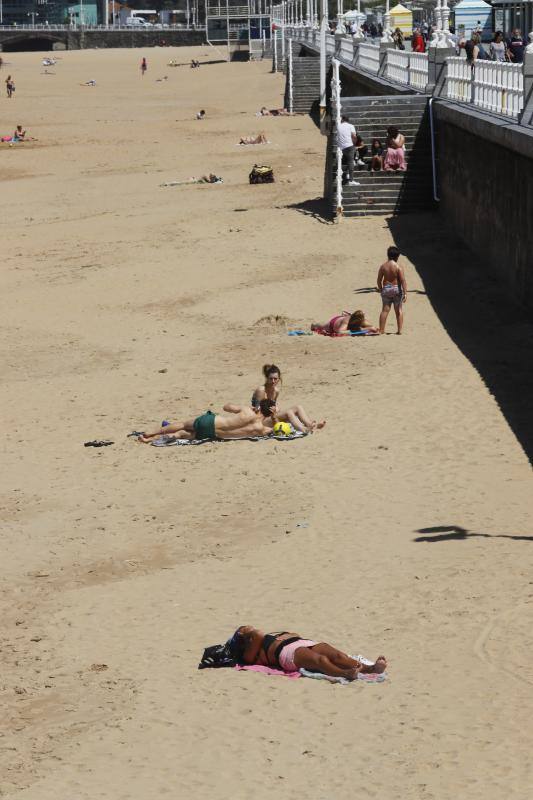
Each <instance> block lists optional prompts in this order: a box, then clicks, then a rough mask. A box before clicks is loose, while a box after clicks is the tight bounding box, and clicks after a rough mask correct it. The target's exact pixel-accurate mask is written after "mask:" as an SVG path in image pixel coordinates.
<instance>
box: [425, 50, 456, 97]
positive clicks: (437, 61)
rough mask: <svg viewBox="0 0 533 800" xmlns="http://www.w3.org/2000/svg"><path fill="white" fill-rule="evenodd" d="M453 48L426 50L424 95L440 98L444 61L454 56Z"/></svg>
mask: <svg viewBox="0 0 533 800" xmlns="http://www.w3.org/2000/svg"><path fill="white" fill-rule="evenodd" d="M455 55H456V52H455V48H454V47H430V48H429V49H428V82H427V85H426V94H432V95H434V96H435V97H440V96H441V94H443V92H444V84H445V80H446V59H447V58H449V57H450V56H455Z"/></svg>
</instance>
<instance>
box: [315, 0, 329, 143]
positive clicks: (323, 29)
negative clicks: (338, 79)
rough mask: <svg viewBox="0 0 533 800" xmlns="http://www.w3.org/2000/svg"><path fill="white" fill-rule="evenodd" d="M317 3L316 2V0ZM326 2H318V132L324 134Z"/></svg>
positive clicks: (326, 0) (324, 0) (323, 0)
mask: <svg viewBox="0 0 533 800" xmlns="http://www.w3.org/2000/svg"><path fill="white" fill-rule="evenodd" d="M317 1H318V0H317ZM327 26H328V0H320V130H321V132H322V133H326V29H327Z"/></svg>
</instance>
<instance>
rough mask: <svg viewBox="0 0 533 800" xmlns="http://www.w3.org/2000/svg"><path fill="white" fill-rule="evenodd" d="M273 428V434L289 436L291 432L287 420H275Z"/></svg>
mask: <svg viewBox="0 0 533 800" xmlns="http://www.w3.org/2000/svg"><path fill="white" fill-rule="evenodd" d="M273 430H274V436H290V435H291V433H292V427H291V426H290V425H289V423H288V422H276V424H275V425H274V428H273Z"/></svg>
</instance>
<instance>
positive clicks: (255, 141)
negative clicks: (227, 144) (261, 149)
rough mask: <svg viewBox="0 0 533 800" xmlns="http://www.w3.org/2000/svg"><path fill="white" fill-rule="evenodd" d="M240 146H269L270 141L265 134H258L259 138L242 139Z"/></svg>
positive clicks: (246, 137) (247, 137)
mask: <svg viewBox="0 0 533 800" xmlns="http://www.w3.org/2000/svg"><path fill="white" fill-rule="evenodd" d="M239 144H268V140H267V137H266V136H265V134H264V133H258V134H257V136H243V137H241V139H240V140H239Z"/></svg>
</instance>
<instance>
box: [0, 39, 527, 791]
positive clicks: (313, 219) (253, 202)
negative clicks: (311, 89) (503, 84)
mask: <svg viewBox="0 0 533 800" xmlns="http://www.w3.org/2000/svg"><path fill="white" fill-rule="evenodd" d="M198 53H200V58H213V55H212V54H210V52H209V51H208V49H207V48H197V49H196V50H173V49H170V48H168V49H166V50H161V49H155V50H148V51H135V50H120V51H84V52H67V53H63V54H61V55H62V58H61V61H60V62H59V63H58V65H57V66H56V67H55V68H53V72H54V73H55V74H54V75H43V74H42V72H41V67H40V58H41V55H40V54H35V53H33V54H32V53H27V54H18V53H14V54H8V58H9V61H10V62H11V64H10V65H9V66H8V68H7V69H8V70H9V71H10V72H11V73H12V74H13V75H14V78H15V81H16V85H17V91H16V97H15V98H14V99H13V100H11V101H8V100H7V99H5V98H2V99H1V101H0V104H1V108H2V120H3V127H4V130H3V131H2V133H10V132H11V131H12V130H13V129H14V126H15V124H17V123H21V124H22V125H23V126H24V127H27V128H28V130H29V132H30V133H31V134H33V135H34V136H36V137H37V138H38V142H34V143H29V144H27V145H24V146H21V147H13V148H8V147H5V146H4V147H2V149H1V151H0V174H1V176H2V188H3V191H2V194H3V214H2V219H1V226H2V244H3V270H2V273H3V275H2V292H1V301H2V311H1V333H2V350H3V369H2V375H3V380H2V408H3V411H4V413H3V419H4V425H3V437H2V438H3V444H2V451H1V452H2V472H3V481H2V487H3V491H2V508H3V520H4V525H3V533H2V585H1V588H2V595H1V597H2V607H1V613H2V632H1V640H2V644H1V657H2V680H1V690H2V692H1V695H2V708H3V713H2V722H1V725H2V727H1V734H0V736H1V738H0V776H1V777H0V795H1V796H2V797H6V798H17V800H73V798H76V800H89V798H90V800H95V798H105V800H119V799H122V798H124V799H125V798H128V800H129V799H130V798H131V800H141V799H142V800H145V799H146V798H149V799H150V800H151V798H155V797H159V796H171V797H175V798H178V797H184V798H185V797H187V798H194V800H204V798H212V797H217V798H220V800H229V799H230V798H238V800H240V799H241V798H250V797H255V798H259V799H260V800H263V798H265V799H266V798H271V797H273V796H275V797H277V798H283V800H285V798H287V800H289V798H293V797H296V796H298V795H300V796H301V795H302V794H305V796H306V797H311V798H313V799H315V798H316V799H317V800H331V799H334V800H337V798H339V800H340V798H345V797H349V798H352V797H380V798H385V799H386V800H397V799H399V798H402V800H410V799H411V798H412V800H415V798H416V800H420V798H422V799H424V800H425V798H435V799H436V800H445V799H447V798H455V797H461V798H465V800H466V799H467V800H477V798H484V800H492V799H493V798H494V800H496V798H498V800H500V799H501V798H502V797H503V798H509V799H514V798H516V799H518V798H520V799H521V800H525V798H528V797H530V791H531V786H532V783H533V781H532V779H533V776H532V768H531V710H532V709H531V694H532V682H533V667H532V666H531V644H532V633H531V631H532V630H533V574H532V572H531V557H532V555H533V541H532V538H531V534H532V530H531V524H530V522H531V511H532V503H531V490H532V479H531V473H530V469H529V465H528V462H527V459H526V457H525V455H524V452H523V450H522V448H521V446H520V444H519V443H518V441H517V439H516V438H515V436H514V434H513V433H512V431H511V429H510V427H509V425H508V423H507V421H506V418H505V416H504V415H503V414H502V411H501V409H500V406H499V404H498V402H497V400H496V399H495V397H494V396H493V395H492V394H491V393H490V392H489V390H488V388H487V385H486V384H485V383H484V381H483V379H482V376H481V373H480V371H478V369H476V368H475V365H474V364H473V363H472V362H471V361H470V360H468V359H467V358H466V357H465V356H464V355H463V352H462V351H461V350H460V349H459V348H458V347H457V345H456V343H455V341H454V339H453V338H452V336H451V335H450V332H449V331H448V330H447V328H446V327H445V326H444V325H443V322H442V317H441V316H440V315H437V314H436V313H435V310H434V308H435V307H437V306H438V298H437V297H436V296H434V297H433V298H431V297H428V295H426V294H425V291H424V283H423V281H422V278H421V277H420V273H419V272H417V271H416V270H415V267H414V265H413V264H412V263H410V262H409V261H407V260H404V264H405V267H406V272H407V277H408V282H409V287H410V289H411V290H413V291H412V292H410V294H409V302H408V304H407V308H406V316H407V321H406V330H405V335H404V336H403V337H397V336H394V335H390V336H384V337H374V338H369V339H365V340H361V339H356V340H350V341H347V340H336V341H335V340H328V339H325V338H323V337H319V336H315V337H309V338H307V337H301V338H291V337H288V336H287V335H286V333H285V331H286V328H287V327H290V326H303V325H308V324H309V323H310V322H311V321H312V320H314V319H325V318H327V317H328V315H330V314H333V313H335V312H337V311H339V310H340V309H342V308H345V307H348V308H351V307H358V306H362V307H363V308H364V310H365V311H366V312H367V314H368V315H369V316H370V318H371V319H373V320H377V316H378V313H379V307H380V304H379V298H378V296H377V295H376V294H372V293H366V292H364V291H363V292H356V290H358V289H364V288H365V287H372V286H373V285H374V280H375V274H376V269H377V266H378V264H379V263H380V260H381V259H382V258H383V255H384V251H385V249H386V247H387V246H388V245H389V244H390V243H391V242H392V236H391V231H390V228H389V225H388V224H387V221H386V220H384V219H379V218H378V219H368V220H362V221H357V222H350V223H348V222H346V223H345V224H341V225H328V224H325V223H324V222H323V220H321V218H320V216H319V215H317V214H315V213H314V212H315V211H316V210H317V209H318V208H319V207H318V205H317V204H313V203H308V204H307V206H305V207H304V210H305V209H307V211H308V213H304V210H302V209H301V208H300V209H298V208H296V207H295V206H298V204H302V203H306V201H309V200H313V199H314V198H317V197H319V196H320V194H321V189H322V177H323V163H324V158H323V156H324V140H323V139H322V138H321V136H320V134H319V132H318V130H317V129H316V127H315V126H314V125H313V123H312V122H311V120H310V119H308V118H306V117H294V118H290V119H264V120H258V119H257V118H256V117H255V116H254V112H255V111H256V110H257V109H258V108H259V107H260V106H261V105H263V104H265V105H268V106H270V107H273V106H279V105H280V104H281V98H282V91H283V83H282V81H283V79H282V77H281V76H273V75H271V74H270V73H269V68H268V64H267V63H263V64H231V65H228V64H220V65H211V66H204V67H203V68H201V69H200V70H195V71H192V70H190V69H188V68H185V67H184V68H179V69H171V68H167V67H165V63H166V62H167V61H168V59H169V58H177V59H178V60H180V61H182V60H186V59H187V58H190V57H191V55H193V54H195V55H196V54H198ZM142 55H147V57H148V63H149V70H148V73H147V75H146V76H145V77H144V78H143V79H142V78H141V77H140V73H139V69H138V65H139V62H140V58H141V56H142ZM2 74H3V75H4V70H2ZM163 75H168V80H167V81H164V82H156V78H158V77H162V76H163ZM91 78H94V79H96V81H97V86H96V87H95V88H89V87H82V86H80V85H79V84H80V83H81V82H82V81H85V80H89V79H91ZM199 108H205V109H206V111H207V119H206V120H205V121H203V122H196V121H195V120H194V115H195V112H196V111H197V110H198V109H199ZM260 130H264V131H265V132H266V133H267V136H268V138H269V139H270V140H271V142H272V143H271V144H270V145H267V146H265V147H261V148H259V147H257V148H238V147H236V146H235V142H236V141H237V140H238V138H239V136H241V135H249V134H254V133H258V132H259V131H260ZM256 161H258V162H266V163H272V164H273V166H274V168H275V174H276V179H277V182H276V183H275V184H274V185H270V186H249V185H248V182H247V175H248V172H249V169H250V167H251V166H252V164H253V163H254V162H256ZM208 171H213V172H215V173H217V174H219V175H222V176H223V178H224V183H223V184H222V185H217V186H186V187H175V188H160V186H159V185H160V184H161V183H163V182H164V181H169V180H173V179H182V178H186V177H188V176H191V175H198V174H201V173H202V172H208ZM400 225H401V226H403V227H401V228H400V229H399V230H403V231H404V232H405V231H407V232H408V233H409V232H410V233H411V234H413V235H414V233H415V232H416V234H417V237H416V238H417V241H418V242H419V244H420V246H421V247H422V251H421V252H422V253H425V258H424V259H423V262H424V263H425V264H426V267H427V264H428V260H430V257H431V261H430V266H432V264H433V263H434V264H435V269H437V270H438V269H441V270H443V269H444V268H445V265H446V263H447V259H448V258H449V259H450V263H454V264H456V265H457V264H461V263H463V264H464V263H466V261H467V260H468V259H467V257H466V256H465V251H464V250H461V249H459V248H455V245H454V244H453V242H452V243H450V239H449V238H447V236H446V235H445V233H443V231H442V230H441V228H440V226H439V222H438V219H437V218H435V217H433V216H430V215H420V216H419V217H418V218H413V219H410V220H405V221H403V222H400ZM409 226H410V227H409ZM423 248H425V250H424V249H423ZM454 248H455V249H454ZM461 259H463V261H462V262H461ZM450 291H453V286H452V288H451V290H450ZM269 320H270V321H269ZM466 321H467V323H469V322H470V320H468V319H467V320H466ZM471 323H472V326H473V325H474V321H473V320H472V321H471ZM389 328H390V330H391V331H393V330H394V326H393V324H392V322H390V323H389ZM526 332H527V334H528V335H530V334H531V329H530V328H528V329H527V331H526ZM483 335H485V332H484V333H483ZM528 355H529V358H530V350H528ZM487 358H489V359H490V353H487ZM271 361H274V362H275V363H277V364H279V366H280V367H281V368H282V370H283V373H284V384H283V394H282V401H283V402H282V405H283V404H285V405H287V404H289V403H294V402H301V403H303V404H304V405H305V406H306V407H307V408H308V409H309V411H310V412H311V413H312V415H314V416H317V417H318V416H322V415H323V416H326V417H327V420H328V425H327V428H326V430H325V431H324V432H322V433H317V434H316V435H313V436H310V437H308V438H307V439H304V440H301V441H295V442H291V443H284V444H283V443H277V444H276V443H275V442H261V443H252V442H239V443H234V444H213V445H205V446H202V447H199V448H185V449H178V448H169V449H166V450H165V449H156V448H151V447H146V446H143V445H138V444H136V443H135V442H134V441H133V440H132V439H126V438H125V437H126V434H127V433H128V432H129V431H130V430H132V429H143V428H147V427H149V426H153V425H154V424H159V422H160V421H161V420H162V419H165V418H167V419H169V418H170V419H175V418H176V417H181V416H183V415H185V416H188V415H191V414H195V413H199V412H202V411H203V410H205V409H206V408H207V407H208V406H211V407H213V408H215V409H220V407H221V405H222V403H224V402H226V401H233V402H242V403H245V402H248V400H249V397H250V394H251V391H252V390H253V388H254V387H255V386H256V385H257V384H258V382H259V380H260V369H261V366H262V364H263V363H264V362H271ZM525 363H526V364H527V361H526V362H525ZM524 402H525V403H526V409H527V398H524ZM106 437H110V438H112V439H114V441H115V444H114V446H112V447H108V448H103V449H100V450H93V449H88V448H87V449H85V448H84V447H83V442H84V441H86V440H89V439H94V438H106ZM302 523H303V525H302ZM437 526H452V527H453V526H459V527H461V528H464V529H467V531H469V532H470V533H475V534H482V536H479V535H474V536H470V535H466V536H462V537H461V535H459V536H457V535H452V536H446V535H445V536H444V538H442V539H439V538H438V537H437V540H436V541H434V542H433V543H427V542H417V541H416V539H417V537H419V536H420V535H421V534H420V533H418V531H420V529H423V528H432V527H437ZM434 533H435V532H433V534H430V538H432V537H433V535H434ZM521 537H522V538H521ZM528 537H529V538H528ZM242 623H252V624H256V625H258V626H260V627H262V628H264V629H266V630H276V629H280V628H281V629H288V630H296V631H300V632H301V633H302V634H304V635H306V636H309V637H313V638H315V639H322V640H325V641H330V642H332V643H334V644H337V645H338V646H340V647H343V648H346V649H348V650H352V651H355V652H363V653H365V654H367V655H369V656H376V655H378V654H379V653H382V652H383V653H385V654H386V655H387V656H388V658H389V660H390V669H389V678H388V680H387V681H386V682H385V683H384V684H381V685H374V686H365V685H353V686H350V687H338V686H336V687H335V686H334V687H332V686H329V685H326V684H322V683H318V682H315V681H309V680H300V681H294V682H293V681H289V680H285V679H282V678H264V677H263V676H260V675H255V674H251V673H237V672H235V671H231V670H221V671H203V672H198V671H197V670H196V666H197V663H198V661H199V658H200V655H201V653H202V650H203V647H204V646H206V645H210V644H214V643H217V642H220V641H223V640H224V639H225V638H226V637H227V635H229V634H230V633H231V632H232V630H233V629H234V628H235V627H236V626H237V625H239V624H242ZM102 665H106V666H105V667H103V666H102Z"/></svg>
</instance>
